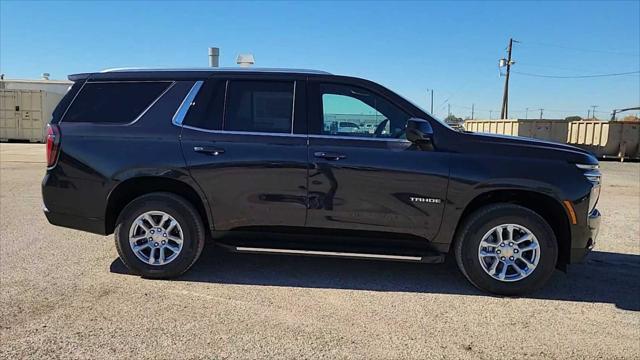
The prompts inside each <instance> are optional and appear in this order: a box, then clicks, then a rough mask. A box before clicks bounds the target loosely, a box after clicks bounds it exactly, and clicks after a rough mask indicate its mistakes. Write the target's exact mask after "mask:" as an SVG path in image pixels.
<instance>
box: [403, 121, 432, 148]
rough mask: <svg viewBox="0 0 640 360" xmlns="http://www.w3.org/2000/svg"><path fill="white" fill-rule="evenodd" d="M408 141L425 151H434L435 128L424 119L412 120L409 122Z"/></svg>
mask: <svg viewBox="0 0 640 360" xmlns="http://www.w3.org/2000/svg"><path fill="white" fill-rule="evenodd" d="M406 134H407V140H409V141H411V142H412V143H414V144H416V145H418V146H420V147H421V148H423V149H424V150H432V149H433V128H432V127H431V124H430V123H429V122H428V121H427V120H424V119H418V118H411V119H409V120H407V132H406Z"/></svg>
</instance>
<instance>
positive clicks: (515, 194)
mask: <svg viewBox="0 0 640 360" xmlns="http://www.w3.org/2000/svg"><path fill="white" fill-rule="evenodd" d="M497 203H510V204H516V205H520V206H522V207H525V208H528V209H530V210H532V211H534V212H536V213H537V214H538V215H540V216H542V218H543V219H544V220H545V221H546V222H547V223H548V224H549V226H551V228H552V229H553V232H554V234H555V236H556V240H557V241H558V267H559V268H561V269H564V268H565V267H566V265H567V264H568V263H569V259H570V256H571V227H570V223H569V218H568V217H567V212H566V210H565V208H564V206H563V205H562V203H561V202H560V201H558V200H557V199H555V198H554V197H552V196H550V195H547V194H543V193H539V192H536V191H530V190H520V189H509V190H492V191H488V192H485V193H482V194H479V195H477V196H476V197H475V198H474V199H473V200H471V201H470V202H469V203H468V204H467V206H466V207H465V208H464V210H463V212H462V215H461V216H460V221H459V222H458V225H457V226H456V233H457V232H458V231H459V229H460V224H462V222H463V221H464V219H465V218H466V217H467V216H469V215H470V214H472V213H473V212H474V211H476V210H477V209H480V208H481V207H484V206H487V205H491V204H497Z"/></svg>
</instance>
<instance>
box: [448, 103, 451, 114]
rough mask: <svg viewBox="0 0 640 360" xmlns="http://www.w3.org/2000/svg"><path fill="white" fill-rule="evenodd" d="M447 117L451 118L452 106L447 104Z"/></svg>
mask: <svg viewBox="0 0 640 360" xmlns="http://www.w3.org/2000/svg"><path fill="white" fill-rule="evenodd" d="M447 116H451V104H447Z"/></svg>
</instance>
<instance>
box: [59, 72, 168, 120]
mask: <svg viewBox="0 0 640 360" xmlns="http://www.w3.org/2000/svg"><path fill="white" fill-rule="evenodd" d="M139 82H156V83H170V84H169V86H167V88H166V89H164V90H163V91H162V92H161V93H160V95H158V97H156V98H155V99H154V100H153V101H152V102H151V103H150V104H149V105H147V107H146V108H144V110H142V112H141V113H140V114H138V116H136V118H135V119H133V120H131V121H129V122H127V123H108V122H95V121H72V122H70V124H92V125H96V126H129V125H133V124H135V123H136V122H138V120H140V119H141V118H142V117H143V116H144V115H145V114H146V113H147V112H148V111H149V110H150V109H151V108H152V107H153V106H154V105H155V104H156V103H157V102H158V101H159V100H160V99H161V98H162V97H163V96H164V94H166V93H167V92H168V91H169V90H171V88H172V87H173V86H174V85H175V84H176V82H175V81H91V82H90V83H91V84H95V83H139ZM87 83H89V81H85V82H84V84H82V87H80V90H78V93H77V94H76V96H74V97H73V100H71V103H70V104H69V106H68V107H67V110H65V112H64V114H63V115H62V117H61V118H60V121H59V122H58V124H61V123H62V121H63V120H64V117H65V116H66V115H67V111H69V109H70V108H71V105H73V102H74V101H75V100H76V97H78V95H80V92H81V91H82V89H84V86H85V85H86V84H87Z"/></svg>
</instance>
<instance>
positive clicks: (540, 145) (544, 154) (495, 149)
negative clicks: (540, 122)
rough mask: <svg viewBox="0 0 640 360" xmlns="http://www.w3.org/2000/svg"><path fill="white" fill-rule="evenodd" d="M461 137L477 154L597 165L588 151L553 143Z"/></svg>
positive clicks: (491, 136) (501, 137)
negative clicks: (485, 153)
mask: <svg viewBox="0 0 640 360" xmlns="http://www.w3.org/2000/svg"><path fill="white" fill-rule="evenodd" d="M463 136H464V138H465V139H464V142H465V143H467V145H471V144H473V145H472V148H473V150H474V151H478V152H485V151H486V152H489V153H493V154H504V155H506V156H520V157H533V158H538V159H543V158H547V159H556V160H566V161H568V162H573V163H581V164H597V163H598V159H597V158H596V157H595V156H594V155H593V154H592V153H590V152H589V151H586V150H583V149H580V148H578V147H575V146H571V145H567V144H561V143H557V142H553V141H546V140H539V139H533V138H526V137H520V136H507V135H498V134H487V133H463Z"/></svg>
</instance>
